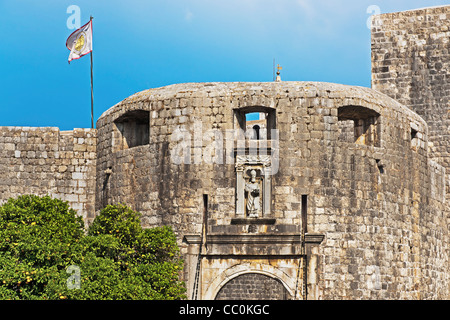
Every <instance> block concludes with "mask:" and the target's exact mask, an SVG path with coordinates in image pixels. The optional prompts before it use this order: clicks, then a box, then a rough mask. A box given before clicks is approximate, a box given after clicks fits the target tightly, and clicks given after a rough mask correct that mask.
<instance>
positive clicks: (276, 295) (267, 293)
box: [216, 273, 290, 300]
mask: <svg viewBox="0 0 450 320" xmlns="http://www.w3.org/2000/svg"><path fill="white" fill-rule="evenodd" d="M289 298H290V295H289V292H288V291H287V290H286V288H285V287H284V285H283V284H282V283H281V281H280V280H278V279H275V278H272V277H269V276H267V275H264V274H260V273H244V274H241V275H239V276H237V277H235V278H233V279H231V280H230V281H228V282H227V283H225V285H224V286H223V287H222V288H221V289H220V290H219V292H218V293H217V295H216V300H287V299H289Z"/></svg>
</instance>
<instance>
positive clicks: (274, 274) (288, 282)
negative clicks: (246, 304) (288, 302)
mask: <svg viewBox="0 0 450 320" xmlns="http://www.w3.org/2000/svg"><path fill="white" fill-rule="evenodd" d="M255 274H256V275H257V276H255V278H258V280H259V281H260V283H261V280H262V281H263V282H264V280H268V279H271V280H272V281H275V282H276V283H277V284H279V285H281V286H282V287H283V289H284V290H283V291H284V293H283V294H284V295H285V299H291V298H292V297H293V296H294V294H295V285H296V284H295V278H294V277H292V275H291V276H290V275H288V274H287V273H285V272H284V271H282V270H280V269H278V268H275V267H273V266H271V265H268V264H257V265H252V264H251V263H242V264H238V265H235V266H233V267H231V268H228V269H226V270H223V271H222V272H220V274H219V275H218V276H217V277H216V278H215V279H214V280H212V281H211V282H210V284H209V285H208V286H207V288H206V290H205V292H204V294H203V295H202V299H204V300H213V299H216V298H218V297H219V298H220V296H219V293H220V291H221V290H222V289H223V288H224V287H226V286H227V285H233V283H232V282H231V281H232V280H233V279H237V281H239V280H242V283H244V282H245V281H246V280H247V279H246V277H248V276H246V277H244V278H240V276H244V275H255ZM258 276H263V277H258ZM264 277H265V278H264ZM267 283H268V285H271V284H272V285H275V283H273V282H271V281H269V280H268V281H267ZM278 288H279V287H278ZM280 291H281V292H283V291H282V290H280ZM226 299H230V298H229V297H226ZM231 299H244V300H250V299H249V298H248V297H234V298H231ZM254 299H258V300H259V299H266V300H270V298H269V297H266V298H254Z"/></svg>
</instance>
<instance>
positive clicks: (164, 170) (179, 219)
mask: <svg viewBox="0 0 450 320" xmlns="http://www.w3.org/2000/svg"><path fill="white" fill-rule="evenodd" d="M255 110H256V111H258V112H261V111H265V112H266V113H267V114H270V113H273V119H274V120H273V121H272V123H270V121H269V120H268V122H267V126H268V127H270V126H271V125H274V126H275V128H276V129H277V130H278V132H279V136H278V146H274V143H273V141H271V142H268V143H267V144H266V146H270V148H271V149H272V152H274V151H275V149H276V148H277V149H278V150H277V151H278V152H279V168H278V172H277V173H276V174H274V175H272V176H271V177H270V178H271V181H270V185H269V186H268V187H269V188H270V192H269V193H267V194H268V196H267V197H268V201H270V205H269V208H270V210H269V211H267V212H263V211H262V210H261V212H260V215H259V217H258V218H256V219H253V220H252V219H248V215H245V214H244V215H242V214H241V213H240V212H238V210H237V207H238V199H237V198H238V185H239V179H240V175H239V172H238V168H237V165H236V161H237V158H236V159H234V160H233V161H232V162H231V163H228V162H227V161H226V160H227V157H232V158H234V157H235V153H236V148H237V142H236V141H235V137H232V139H231V142H230V141H229V140H226V139H225V141H224V146H225V147H226V145H227V144H228V145H229V147H230V148H229V149H228V151H227V150H225V152H224V153H223V154H222V157H223V158H222V162H223V163H217V161H216V162H215V163H206V161H205V158H204V157H205V151H206V150H207V148H208V146H210V145H211V142H212V141H214V139H206V138H205V136H206V135H207V133H208V132H214V131H212V130H213V129H215V130H218V131H219V132H223V134H222V137H226V132H227V130H232V131H233V130H236V129H239V128H241V127H245V126H243V125H242V123H241V122H242V119H243V117H242V115H244V114H245V113H248V112H252V111H255ZM139 116H145V117H149V118H146V119H148V121H149V124H150V125H149V138H148V140H145V139H143V141H144V140H145V141H148V144H144V145H141V146H134V147H131V148H129V147H128V143H127V141H128V140H129V139H128V138H127V136H126V134H127V133H126V132H127V130H131V131H133V130H136V129H133V128H136V127H137V126H136V125H135V124H136V123H138V122H139V120H138V119H139ZM269 118H270V117H269ZM123 119H128V125H123V122H122V120H123ZM350 124H352V125H353V126H354V127H353V138H352V139H349V137H348V131H349V130H348V126H349V125H350ZM200 125H201V129H202V131H201V133H200V134H199V136H201V137H203V139H202V141H201V142H200V143H199V142H196V141H197V140H196V139H195V132H196V129H198V126H200ZM127 126H128V127H129V128H131V129H127V128H126V127H127ZM196 126H197V128H196ZM97 128H98V136H99V138H98V139H99V142H98V155H99V157H98V160H97V168H98V170H97V199H102V201H104V202H103V203H99V201H97V209H99V208H101V207H102V206H104V205H106V204H108V203H114V202H116V201H120V202H125V203H128V204H131V205H133V204H134V203H138V206H139V209H140V211H141V212H143V214H144V218H143V221H144V223H147V225H148V226H151V225H160V224H169V225H172V226H174V228H175V230H176V232H177V234H178V236H179V239H180V241H181V239H184V242H183V243H182V248H183V252H184V254H185V256H186V261H187V264H186V270H185V272H186V275H185V278H186V280H187V281H188V285H189V289H190V293H192V292H193V290H194V288H195V277H196V272H197V271H196V262H197V258H198V257H197V255H198V252H199V250H200V248H199V246H200V245H201V244H203V248H202V257H203V258H202V260H201V261H202V262H201V270H202V271H201V275H199V276H200V277H201V280H200V288H199V289H197V291H198V292H200V293H199V297H202V298H208V299H211V298H215V297H216V295H217V294H218V292H219V290H221V289H222V288H223V287H224V286H225V285H226V283H227V282H228V281H231V280H233V279H234V278H235V277H238V276H245V275H246V274H247V273H249V271H252V272H253V273H262V274H263V275H269V276H271V277H273V278H275V279H278V280H279V281H281V282H282V283H283V285H284V286H285V288H286V292H287V293H285V294H286V295H287V296H290V297H293V296H294V295H295V293H296V292H297V296H298V294H299V293H298V291H299V290H298V288H297V286H298V282H297V278H296V277H297V273H298V270H299V265H300V264H301V261H302V258H303V257H304V253H302V252H301V248H300V236H299V235H300V231H301V229H302V227H303V225H304V224H305V223H306V227H307V234H306V237H307V238H306V242H307V243H308V246H309V247H308V248H307V249H306V250H307V252H309V256H308V261H307V262H305V263H307V265H308V270H309V273H308V274H309V278H308V280H309V281H308V284H307V286H308V298H314V299H335V298H371V299H372V298H381V299H413V298H442V297H447V295H448V271H449V270H448V226H447V213H446V212H445V211H444V199H445V190H444V186H445V170H444V168H443V167H442V166H440V165H439V164H437V163H436V162H434V161H433V160H432V159H431V157H429V155H428V128H427V125H426V123H425V121H423V119H422V118H420V117H419V116H418V115H416V114H415V113H414V112H412V111H411V110H409V109H408V108H406V107H404V106H402V105H400V104H399V103H397V102H396V101H394V100H392V99H391V98H388V97H387V96H384V95H383V94H380V93H378V92H376V91H373V90H371V89H367V88H361V87H351V86H344V85H336V84H327V83H308V82H281V83H208V84H179V85H172V86H168V87H164V88H160V89H151V90H147V91H143V92H140V93H138V94H135V95H133V96H131V97H130V98H128V99H125V100H124V101H123V102H121V103H120V104H118V105H116V106H114V107H113V108H111V109H109V110H108V111H107V112H105V113H104V114H103V115H102V117H100V119H99V121H98V123H97ZM411 128H414V130H416V131H417V133H416V134H415V136H414V137H412V136H411ZM177 130H178V131H179V132H187V133H189V147H190V148H188V151H189V152H188V158H187V160H188V162H189V163H181V164H178V163H175V162H174V161H173V158H172V156H171V152H172V151H173V150H177V145H178V146H179V145H180V141H181V140H180V139H178V138H176V139H174V133H175V132H176V131H177ZM211 136H213V135H211ZM270 148H269V149H270ZM225 149H226V148H225ZM180 150H181V149H180ZM181 151H182V150H181ZM247 151H248V150H247ZM258 151H260V150H258ZM269 153H270V152H269ZM181 154H182V153H181ZM198 156H200V157H199V158H196V157H198ZM183 159H185V158H184V155H183ZM196 159H197V161H198V162H197V163H196ZM249 165H251V164H249ZM139 173H140V174H139ZM128 185H130V187H129V188H130V189H128V190H131V192H126V191H125V192H124V191H123V189H122V188H121V186H125V187H126V186H128ZM139 185H142V187H141V188H139V187H138V186H139ZM144 185H145V186H144ZM100 186H102V188H100ZM148 190H151V192H148ZM100 191H101V192H100ZM305 202H307V208H306V213H307V214H306V220H303V217H302V212H303V214H304V211H303V210H302V206H303V205H306V203H305ZM205 206H206V207H205ZM135 208H136V209H138V207H135ZM205 212H206V218H205ZM203 228H205V229H204V230H203ZM202 234H203V242H202V241H201V235H202ZM205 243H206V244H205ZM308 250H309V251H308ZM236 281H237V282H239V281H238V280H236ZM243 283H245V281H243ZM233 285H234V286H235V284H233ZM273 285H274V286H276V285H277V283H273ZM222 292H229V290H227V289H226V288H225V289H223V291H222Z"/></svg>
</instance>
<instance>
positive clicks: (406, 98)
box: [372, 6, 450, 201]
mask: <svg viewBox="0 0 450 320" xmlns="http://www.w3.org/2000/svg"><path fill="white" fill-rule="evenodd" d="M449 21H450V6H441V7H431V8H424V9H419V10H410V11H404V12H395V13H389V14H382V15H379V16H377V17H376V18H375V20H374V21H373V24H374V26H373V29H372V88H373V89H375V90H378V91H380V92H383V93H384V94H386V95H388V96H390V97H392V98H393V99H395V100H397V101H398V102H400V103H401V104H403V105H405V106H407V107H408V108H410V109H411V110H413V111H415V112H417V114H419V115H420V116H421V117H422V118H423V119H424V120H425V121H426V122H427V124H428V128H429V147H430V151H431V157H432V158H433V159H435V160H436V161H437V162H439V163H440V164H441V165H443V166H444V167H445V168H447V172H448V171H450V79H449V75H450V24H449ZM447 196H448V197H450V185H449V183H448V184H447ZM448 200H449V201H450V198H448Z"/></svg>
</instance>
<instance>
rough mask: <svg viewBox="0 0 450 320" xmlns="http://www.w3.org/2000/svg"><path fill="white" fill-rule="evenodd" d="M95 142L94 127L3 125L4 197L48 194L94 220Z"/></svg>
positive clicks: (0, 164) (0, 167)
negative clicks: (64, 129) (61, 129)
mask: <svg viewBox="0 0 450 320" xmlns="http://www.w3.org/2000/svg"><path fill="white" fill-rule="evenodd" d="M96 147H97V130H95V129H74V130H73V131H62V132H61V131H60V130H59V129H58V128H52V127H44V128H32V127H0V200H1V201H2V202H4V201H6V200H7V199H9V198H11V197H17V196H19V195H23V194H35V195H47V194H48V195H50V196H52V197H55V198H59V199H62V200H64V201H68V202H69V204H70V206H71V207H72V208H73V209H75V210H76V211H77V212H78V214H79V215H81V216H82V217H83V218H84V219H85V221H87V222H88V221H91V220H92V219H93V218H94V215H95V211H94V207H95V177H96V172H95V171H96V159H97V153H96Z"/></svg>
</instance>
